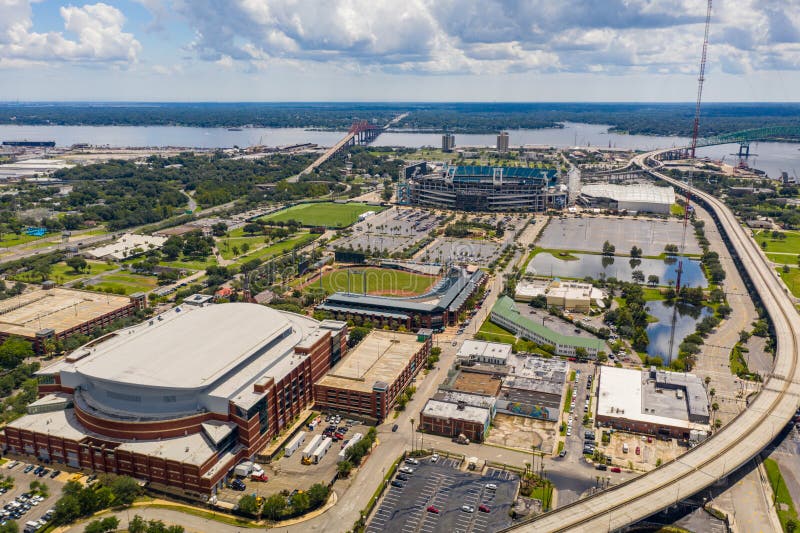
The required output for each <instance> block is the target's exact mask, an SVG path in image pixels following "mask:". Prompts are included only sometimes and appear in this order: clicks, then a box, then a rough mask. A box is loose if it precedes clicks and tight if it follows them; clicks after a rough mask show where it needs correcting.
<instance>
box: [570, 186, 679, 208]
mask: <svg viewBox="0 0 800 533" xmlns="http://www.w3.org/2000/svg"><path fill="white" fill-rule="evenodd" d="M580 191H581V193H580V196H579V197H578V203H580V204H582V205H584V206H587V207H599V208H605V209H615V210H618V211H623V210H624V211H636V212H647V213H659V214H663V215H668V214H669V212H670V207H671V206H672V204H674V203H675V189H673V188H672V187H656V186H655V185H648V184H633V185H614V184H610V183H594V184H587V185H583V186H581V188H580Z"/></svg>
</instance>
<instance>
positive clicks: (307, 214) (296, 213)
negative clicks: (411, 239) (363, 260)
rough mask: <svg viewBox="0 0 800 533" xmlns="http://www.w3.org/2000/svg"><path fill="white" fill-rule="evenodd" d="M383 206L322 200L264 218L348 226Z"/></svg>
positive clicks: (319, 224)
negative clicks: (363, 215)
mask: <svg viewBox="0 0 800 533" xmlns="http://www.w3.org/2000/svg"><path fill="white" fill-rule="evenodd" d="M382 210H383V208H382V207H379V206H375V205H367V204H357V203H350V204H336V203H333V202H320V203H312V204H300V205H295V206H292V207H288V208H286V209H283V210H281V211H278V212H277V213H272V214H271V215H267V216H265V217H263V218H262V220H266V221H267V222H288V221H289V220H296V221H298V222H300V223H301V224H302V225H304V226H325V227H327V228H346V227H347V226H350V225H352V224H354V223H355V222H356V221H357V220H358V215H360V214H362V213H366V212H367V211H375V212H378V211H382Z"/></svg>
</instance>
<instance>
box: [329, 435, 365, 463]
mask: <svg viewBox="0 0 800 533" xmlns="http://www.w3.org/2000/svg"><path fill="white" fill-rule="evenodd" d="M363 437H364V435H362V434H361V433H353V436H352V437H350V440H349V441H347V444H345V445H344V448H342V449H341V451H340V452H339V457H338V459H337V460H336V462H337V463H343V462H344V461H345V459H347V450H348V448H350V446H352V445H353V444H355V443H356V442H358V441H360V440H361V439H362V438H363Z"/></svg>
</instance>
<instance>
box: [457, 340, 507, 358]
mask: <svg viewBox="0 0 800 533" xmlns="http://www.w3.org/2000/svg"><path fill="white" fill-rule="evenodd" d="M456 355H457V356H458V357H464V358H470V357H474V358H478V357H491V358H495V359H502V360H504V361H505V360H506V359H507V358H508V356H509V355H511V345H510V344H503V343H500V342H484V341H476V340H465V341H464V343H463V344H462V345H461V348H460V349H459V350H458V354H456Z"/></svg>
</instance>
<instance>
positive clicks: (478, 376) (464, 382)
mask: <svg viewBox="0 0 800 533" xmlns="http://www.w3.org/2000/svg"><path fill="white" fill-rule="evenodd" d="M500 385H501V381H500V380H499V379H496V378H493V377H492V375H491V374H482V373H479V372H465V371H464V370H463V369H462V370H461V371H460V372H459V373H458V375H457V376H456V379H455V381H453V383H452V387H453V389H455V390H460V391H464V392H473V393H475V394H486V395H488V396H497V393H498V392H500Z"/></svg>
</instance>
